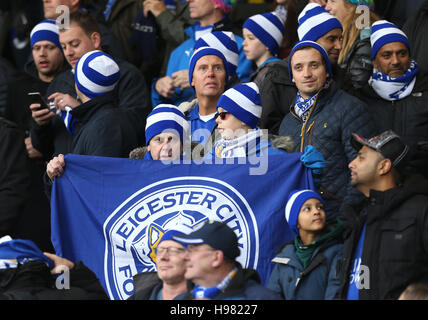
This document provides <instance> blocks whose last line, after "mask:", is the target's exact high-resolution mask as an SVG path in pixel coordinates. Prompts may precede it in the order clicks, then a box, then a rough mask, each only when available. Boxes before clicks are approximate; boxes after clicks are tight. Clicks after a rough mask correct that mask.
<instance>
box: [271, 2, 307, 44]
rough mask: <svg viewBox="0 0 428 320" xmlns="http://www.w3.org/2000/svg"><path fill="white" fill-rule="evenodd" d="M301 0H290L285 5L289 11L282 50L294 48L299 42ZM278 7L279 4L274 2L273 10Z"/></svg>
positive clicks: (285, 23)
mask: <svg viewBox="0 0 428 320" xmlns="http://www.w3.org/2000/svg"><path fill="white" fill-rule="evenodd" d="M299 1H300V0H288V1H287V3H286V4H285V9H286V10H287V18H286V19H285V22H284V28H285V33H284V37H283V39H282V43H281V45H280V48H292V47H293V46H294V44H295V43H296V42H298V41H299V37H298V34H297V27H298V25H299V23H298V21H297V17H298V14H299V12H298V11H299V10H298V8H297V7H298V3H299ZM277 6H278V3H277V2H276V1H274V5H273V8H272V10H275V9H276V7H277Z"/></svg>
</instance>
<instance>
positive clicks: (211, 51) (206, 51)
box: [189, 47, 230, 85]
mask: <svg viewBox="0 0 428 320" xmlns="http://www.w3.org/2000/svg"><path fill="white" fill-rule="evenodd" d="M210 55H214V56H217V57H219V58H220V59H221V60H222V61H223V65H224V68H225V70H226V85H227V83H228V80H229V75H230V73H229V68H228V67H227V65H228V64H227V60H226V57H225V56H224V55H223V53H222V52H221V51H220V50H218V49H216V48H212V47H200V48H199V49H197V50H195V52H193V55H192V57H191V58H190V63H189V83H190V85H192V79H193V71H194V70H195V66H196V62H198V60H199V59H200V58H202V57H203V56H210Z"/></svg>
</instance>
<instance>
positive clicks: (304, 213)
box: [268, 190, 343, 300]
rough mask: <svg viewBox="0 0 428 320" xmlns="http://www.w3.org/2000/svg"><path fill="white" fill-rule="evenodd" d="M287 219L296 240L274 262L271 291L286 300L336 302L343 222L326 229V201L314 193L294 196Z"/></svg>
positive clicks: (290, 199) (328, 226) (288, 205)
mask: <svg viewBox="0 0 428 320" xmlns="http://www.w3.org/2000/svg"><path fill="white" fill-rule="evenodd" d="M285 218H286V220H287V222H288V225H289V227H290V229H291V231H292V232H293V233H294V234H295V235H296V237H295V238H294V240H293V241H291V242H289V243H286V244H284V245H282V246H281V247H280V249H279V253H278V254H277V255H276V257H275V258H274V259H273V260H272V262H274V263H276V265H275V267H274V269H273V271H272V274H271V276H270V278H269V282H268V288H270V289H272V290H274V291H276V292H278V293H279V294H281V295H282V296H283V298H284V299H286V300H329V299H334V298H335V296H336V294H337V292H338V290H339V286H340V279H339V273H338V272H337V268H338V267H340V265H339V263H340V261H341V258H342V255H343V244H342V237H341V235H342V230H343V224H342V222H341V221H340V220H337V221H336V222H335V223H334V224H331V225H326V215H325V211H324V201H323V199H322V198H321V196H320V195H319V194H318V193H316V192H315V191H313V190H295V191H293V192H291V194H290V196H289V198H288V201H287V205H286V208H285Z"/></svg>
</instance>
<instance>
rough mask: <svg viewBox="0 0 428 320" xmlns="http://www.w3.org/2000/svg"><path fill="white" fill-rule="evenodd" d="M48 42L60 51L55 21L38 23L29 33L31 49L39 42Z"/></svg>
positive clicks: (57, 28)
mask: <svg viewBox="0 0 428 320" xmlns="http://www.w3.org/2000/svg"><path fill="white" fill-rule="evenodd" d="M44 40H47V41H50V42H52V43H53V44H54V45H56V46H57V47H58V48H60V50H61V51H62V46H61V43H60V42H59V27H58V25H57V23H56V21H55V20H43V21H42V22H40V23H38V24H37V25H36V26H35V27H34V28H33V30H31V33H30V43H31V48H33V46H34V45H35V44H36V43H37V42H39V41H44Z"/></svg>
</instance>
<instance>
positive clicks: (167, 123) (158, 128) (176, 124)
mask: <svg viewBox="0 0 428 320" xmlns="http://www.w3.org/2000/svg"><path fill="white" fill-rule="evenodd" d="M162 132H172V133H176V134H178V135H179V136H180V140H181V142H183V143H184V137H186V136H187V134H188V133H189V122H188V121H187V120H186V117H185V115H184V114H183V112H181V110H180V109H179V108H178V107H177V106H174V105H172V104H160V105H158V106H157V107H155V108H154V109H153V110H152V112H150V114H149V115H148V116H147V120H146V131H145V134H146V143H147V144H149V142H150V140H151V139H152V138H153V137H154V136H156V135H158V134H159V133H162Z"/></svg>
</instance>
